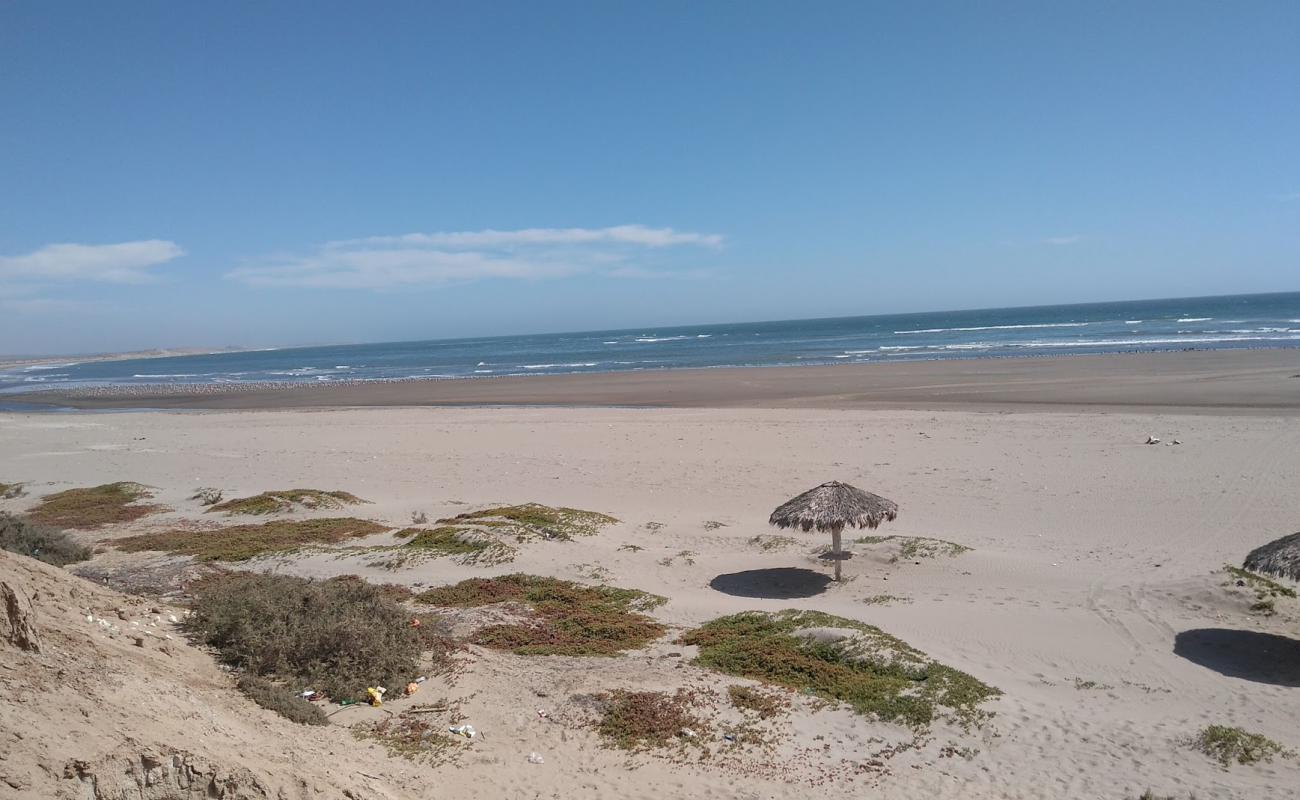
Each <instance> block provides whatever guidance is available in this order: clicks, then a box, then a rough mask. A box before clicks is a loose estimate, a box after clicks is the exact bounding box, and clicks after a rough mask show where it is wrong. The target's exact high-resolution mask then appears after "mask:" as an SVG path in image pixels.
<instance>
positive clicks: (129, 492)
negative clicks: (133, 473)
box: [28, 482, 162, 530]
mask: <svg viewBox="0 0 1300 800" xmlns="http://www.w3.org/2000/svg"><path fill="white" fill-rule="evenodd" d="M149 496H150V492H149V490H148V488H146V487H144V486H141V485H140V484H138V483H126V482H119V483H106V484H103V485H102V486H93V487H90V488H88V489H68V490H66V491H62V492H55V493H54V494H51V495H46V496H45V497H44V498H42V499H41V502H40V504H39V505H37V506H36V508H34V509H32V510H31V512H30V513H29V514H28V516H29V517H31V518H32V519H33V520H35V521H36V522H43V523H45V524H47V525H57V526H59V527H62V528H79V529H82V530H94V529H96V528H102V527H103V526H105V525H111V524H114V523H118V522H134V521H135V520H137V519H140V518H141V517H143V516H146V515H148V514H152V513H154V512H155V511H161V510H162V508H161V507H160V506H151V505H140V504H138V503H137V502H136V501H138V500H143V499H145V498H147V497H149Z"/></svg>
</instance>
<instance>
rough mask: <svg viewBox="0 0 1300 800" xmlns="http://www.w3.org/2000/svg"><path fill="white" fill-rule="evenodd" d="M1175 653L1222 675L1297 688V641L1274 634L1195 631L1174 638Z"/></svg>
mask: <svg viewBox="0 0 1300 800" xmlns="http://www.w3.org/2000/svg"><path fill="white" fill-rule="evenodd" d="M1174 653H1175V654H1176V655H1180V656H1182V657H1183V658H1185V659H1187V660H1188V661H1191V662H1193V663H1196V664H1200V665H1201V666H1203V667H1206V668H1208V669H1212V670H1214V671H1215V672H1218V673H1220V674H1222V675H1227V676H1229V677H1232V678H1241V679H1243V680H1248V681H1255V682H1256V683H1271V684H1274V685H1277V686H1300V640H1298V639H1291V638H1288V637H1286V636H1278V635H1277V634H1273V633H1261V632H1259V631H1241V630H1232V629H1229V628H1197V629H1195V630H1190V631H1183V632H1182V633H1180V634H1178V635H1177V636H1176V637H1174Z"/></svg>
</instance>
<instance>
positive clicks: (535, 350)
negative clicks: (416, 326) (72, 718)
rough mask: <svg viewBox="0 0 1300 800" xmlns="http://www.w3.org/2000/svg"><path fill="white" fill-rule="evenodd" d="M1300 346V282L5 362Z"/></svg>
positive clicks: (151, 363) (709, 361)
mask: <svg viewBox="0 0 1300 800" xmlns="http://www.w3.org/2000/svg"><path fill="white" fill-rule="evenodd" d="M1298 346H1300V292H1293V293H1286V294H1267V295H1237V296H1225V297H1202V298H1190V299H1176V300H1141V301H1130V302H1118V303H1090V304H1086V305H1061V306H1034V307H1025V308H1002V309H981V310H974V311H941V312H928V313H921V314H891V315H883V316H869V317H838V318H834V319H808V320H787V321H781V322H745V323H731V324H722V325H689V326H683V327H673V328H639V329H628V330H615V331H587V332H581V333H558V334H539V335H530V336H500V337H491V338H481V339H443V340H433V341H423V342H387V343H380V344H360V345H338V346H330V347H301V348H286V349H279V350H259V351H254V352H242V353H217V354H211V355H194V356H176V357H170V358H154V359H141V360H130V361H103V362H84V363H78V362H76V361H73V360H69V361H66V362H62V363H57V364H42V365H39V366H29V367H25V368H12V369H9V370H7V371H0V393H12V392H18V391H28V390H33V389H43V388H45V389H48V388H67V387H73V386H103V385H109V386H111V385H136V384H160V383H163V384H176V383H183V384H195V383H201V384H220V383H251V382H287V383H298V382H301V383H325V382H333V381H356V380H394V379H422V378H423V379H433V378H486V377H495V376H502V375H548V374H549V375H554V374H558V373H594V372H622V371H632V370H657V369H678V368H688V367H695V368H700V367H767V366H784V365H803V364H843V363H862V362H890V361H909V360H920V359H954V358H995V357H1008V356H1059V355H1066V354H1085V353H1126V352H1138V351H1156V350H1184V349H1210V350H1224V349H1233V348H1261V347H1298Z"/></svg>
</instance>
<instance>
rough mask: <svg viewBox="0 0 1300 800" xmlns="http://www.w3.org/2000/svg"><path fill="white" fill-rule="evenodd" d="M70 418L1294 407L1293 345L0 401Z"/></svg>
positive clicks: (1296, 366)
mask: <svg viewBox="0 0 1300 800" xmlns="http://www.w3.org/2000/svg"><path fill="white" fill-rule="evenodd" d="M3 399H4V400H5V401H7V402H8V403H12V404H23V405H30V406H34V407H37V408H43V409H52V408H62V409H79V410H113V409H117V410H124V409H143V408H149V409H161V410H168V409H176V410H181V409H193V410H204V409H208V410H273V409H295V408H338V407H367V406H385V407H393V406H416V407H418V406H570V407H660V408H814V409H869V408H917V409H964V408H969V409H982V410H1084V409H1109V410H1139V409H1148V410H1150V409H1167V410H1183V411H1188V412H1193V413H1216V412H1224V411H1231V412H1233V413H1242V412H1245V413H1250V412H1264V413H1281V414H1292V413H1296V412H1300V349H1267V350H1212V351H1180V352H1154V353H1151V352H1148V353H1123V354H1108V355H1079V356H1063V357H1048V358H1041V357H1036V358H985V359H954V360H942V361H911V362H893V363H870V364H842V365H823V366H799V367H746V368H735V367H721V368H708V369H666V370H646V371H638V372H610V373H597V374H564V375H527V376H503V377H493V378H475V379H464V380H409V381H358V382H352V383H328V384H306V385H301V384H278V385H267V384H254V385H237V384H203V385H197V384H188V385H186V384H180V385H145V386H132V387H92V388H84V389H74V390H46V391H36V392H27V393H21V394H11V395H6V396H4V398H3Z"/></svg>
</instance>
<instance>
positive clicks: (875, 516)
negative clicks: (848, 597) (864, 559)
mask: <svg viewBox="0 0 1300 800" xmlns="http://www.w3.org/2000/svg"><path fill="white" fill-rule="evenodd" d="M897 518H898V503H895V502H894V501H893V500H887V499H885V498H883V497H881V496H880V495H878V494H872V493H871V492H864V491H863V490H861V489H859V488H857V487H856V486H850V485H849V484H847V483H841V482H840V481H829V482H827V483H823V484H822V485H821V486H818V487H816V488H815V489H809V490H808V491H806V492H804V493H803V494H801V495H799V496H798V497H795V498H793V499H791V500H788V501H786V502H785V503H783V504H782V505H781V506H779V507H778V508H777V509H776V510H775V511H773V512H772V516H770V517H768V519H767V521H768V523H769V524H771V525H775V526H776V527H778V528H799V529H800V530H803V531H810V530H813V529H814V528H816V529H817V530H819V531H830V533H831V553H832V558H834V559H835V580H837V581H838V580H839V579H840V563H841V561H843V559H844V552H843V550H842V548H841V547H840V533H841V532H843V530H844V529H845V528H846V527H849V528H871V529H872V530H875V529H876V528H878V527H880V523H882V522H886V521H892V520H894V519H897Z"/></svg>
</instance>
